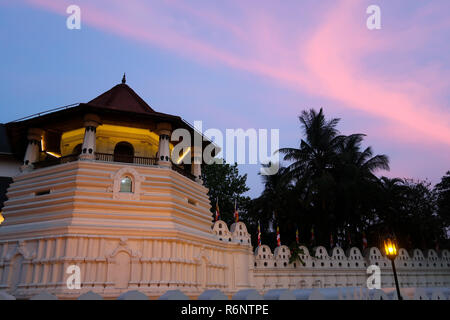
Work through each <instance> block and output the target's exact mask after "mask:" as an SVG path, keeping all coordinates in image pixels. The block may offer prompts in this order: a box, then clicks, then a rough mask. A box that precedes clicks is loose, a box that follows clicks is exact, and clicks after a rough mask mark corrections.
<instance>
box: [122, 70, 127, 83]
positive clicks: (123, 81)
mask: <svg viewBox="0 0 450 320" xmlns="http://www.w3.org/2000/svg"><path fill="white" fill-rule="evenodd" d="M125 82H127V79H126V78H125V72H124V73H123V77H122V84H125Z"/></svg>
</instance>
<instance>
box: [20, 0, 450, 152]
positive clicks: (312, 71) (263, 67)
mask: <svg viewBox="0 0 450 320" xmlns="http://www.w3.org/2000/svg"><path fill="white" fill-rule="evenodd" d="M28 2H29V3H30V4H32V5H34V6H37V7H39V8H44V9H46V10H50V11H52V12H55V13H57V14H60V15H66V13H65V8H66V7H67V6H68V5H69V4H71V3H70V2H69V1H58V2H55V1H52V0H29V1H28ZM332 4H333V6H331V5H328V7H329V8H328V11H327V12H325V13H320V14H319V13H314V18H315V19H318V21H319V22H317V21H310V20H307V19H306V20H301V21H295V18H296V17H297V15H296V14H293V15H292V16H291V17H287V18H285V17H284V16H279V12H277V11H276V10H273V11H271V10H270V8H267V7H264V5H261V8H260V7H259V6H257V5H256V3H247V2H245V3H244V2H239V4H231V5H232V6H233V5H234V7H233V9H234V10H235V11H234V12H233V14H232V15H228V16H226V15H222V14H221V12H220V11H217V10H215V9H214V8H203V9H193V8H192V7H189V6H186V5H185V4H183V3H181V2H179V1H176V0H171V1H165V2H162V3H161V2H152V3H151V4H148V3H146V2H142V1H136V0H129V1H126V2H124V1H120V2H119V1H103V2H102V1H98V2H95V4H94V3H93V2H91V1H88V2H84V1H80V4H79V5H80V7H81V8H82V19H83V23H86V24H88V25H90V26H93V27H95V28H98V29H101V30H104V31H106V32H110V33H113V34H117V35H119V36H122V37H125V38H128V39H133V40H135V41H138V42H140V43H144V44H147V45H150V46H152V47H158V48H163V49H166V50H170V51H172V52H175V53H177V54H180V55H183V56H185V57H188V58H190V59H194V60H195V61H198V62H201V63H206V64H211V65H216V64H217V63H220V64H224V65H227V66H230V67H232V68H235V69H238V70H243V71H246V72H252V73H254V74H257V75H260V76H264V77H267V78H269V79H271V80H273V81H275V82H277V83H279V84H281V85H284V86H288V87H290V88H292V89H295V90H298V91H300V92H306V93H308V94H310V95H313V96H318V97H323V98H326V99H328V100H331V101H337V102H339V103H340V104H341V105H342V104H343V105H345V106H346V107H347V108H350V109H354V110H360V111H363V112H365V113H368V114H370V115H372V116H375V117H378V118H381V119H383V120H385V121H386V120H387V121H389V122H391V123H392V124H395V125H396V126H398V127H399V130H398V132H399V134H395V132H394V131H391V132H394V135H393V136H392V137H391V139H392V138H395V139H397V140H400V141H402V140H409V139H410V138H409V136H408V135H407V134H406V135H405V134H404V133H405V132H412V133H413V135H420V136H422V137H424V139H423V140H426V141H422V143H434V142H435V141H439V142H441V143H445V144H446V145H450V126H449V123H450V115H449V111H448V109H449V108H448V102H443V101H444V100H443V99H442V95H443V94H445V92H446V90H448V86H449V84H450V77H449V75H448V74H447V73H445V70H443V69H442V68H441V66H440V65H439V64H435V65H430V64H428V65H417V64H416V63H415V61H414V59H412V58H409V55H408V53H409V52H411V53H412V54H414V50H417V49H418V48H420V46H423V45H424V44H426V42H427V36H428V35H430V34H432V33H433V32H435V31H436V30H437V29H438V28H443V27H447V28H448V22H445V21H441V20H437V21H435V22H434V23H432V24H430V26H429V27H428V28H421V27H420V26H417V25H416V24H414V20H415V21H416V22H417V21H421V19H423V18H424V16H426V15H429V14H432V13H433V12H435V11H436V10H437V9H436V7H434V6H429V7H426V8H428V11H427V12H425V13H421V14H417V15H416V16H413V17H412V19H413V21H410V22H409V25H408V27H406V28H402V29H399V30H397V31H396V30H393V29H389V31H387V30H383V29H382V30H380V31H368V30H367V29H366V28H365V24H364V22H365V19H363V18H364V17H365V16H364V15H365V7H364V5H363V4H362V3H361V2H356V1H340V2H339V3H338V4H334V2H332ZM301 9H302V8H301V7H300V8H296V10H298V11H299V13H300V12H302V10H301ZM231 11H232V10H231ZM277 14H278V15H277ZM356 17H358V18H356ZM293 25H298V30H292V26H293ZM386 28H388V27H386ZM377 32H378V33H377ZM402 42H405V44H403V43H402ZM391 52H402V54H405V59H401V58H399V57H396V59H393V60H392V61H388V63H387V64H388V65H389V63H392V64H393V63H394V61H398V63H400V66H399V69H400V70H401V69H402V68H404V66H402V65H401V63H405V64H406V65H407V66H408V67H411V69H412V70H409V71H408V72H404V73H402V74H399V73H396V72H391V71H390V70H389V68H382V69H380V68H379V67H375V68H373V70H372V68H371V67H370V64H369V65H368V64H367V59H369V61H370V58H373V57H374V56H375V58H376V57H377V55H379V54H389V53H391ZM396 71H397V70H396ZM446 103H447V104H446ZM284 112H286V111H285V110H284ZM296 112H298V110H296ZM382 123H383V122H382ZM380 130H383V128H382V127H381V128H380ZM400 133H401V134H400Z"/></svg>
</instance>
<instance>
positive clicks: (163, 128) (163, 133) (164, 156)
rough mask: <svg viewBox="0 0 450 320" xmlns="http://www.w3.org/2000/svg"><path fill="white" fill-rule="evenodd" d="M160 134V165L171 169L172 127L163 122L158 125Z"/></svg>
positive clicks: (157, 128)
mask: <svg viewBox="0 0 450 320" xmlns="http://www.w3.org/2000/svg"><path fill="white" fill-rule="evenodd" d="M156 130H157V132H158V134H159V145H158V165H160V166H166V167H170V165H171V163H170V134H171V130H172V125H171V124H170V123H167V122H161V123H158V124H157V125H156Z"/></svg>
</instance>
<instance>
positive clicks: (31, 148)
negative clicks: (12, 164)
mask: <svg viewBox="0 0 450 320" xmlns="http://www.w3.org/2000/svg"><path fill="white" fill-rule="evenodd" d="M42 133H43V130H41V129H37V128H30V129H28V137H27V138H28V146H27V150H26V151H25V157H24V159H23V166H22V168H21V169H22V171H27V170H32V169H33V163H34V162H37V161H39V151H40V150H39V146H40V142H41V139H42Z"/></svg>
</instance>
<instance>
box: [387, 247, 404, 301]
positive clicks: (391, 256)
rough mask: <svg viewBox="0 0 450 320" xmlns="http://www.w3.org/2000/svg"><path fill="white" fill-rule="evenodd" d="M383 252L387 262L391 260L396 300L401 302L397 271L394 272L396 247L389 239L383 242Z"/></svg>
mask: <svg viewBox="0 0 450 320" xmlns="http://www.w3.org/2000/svg"><path fill="white" fill-rule="evenodd" d="M384 250H385V252H386V256H387V257H388V259H389V260H391V263H392V271H394V280H395V287H396V289H397V297H398V300H403V298H402V296H401V295H400V288H399V286H398V279H397V271H396V270H395V262H394V260H395V258H396V257H397V255H398V252H397V246H396V245H395V242H393V241H392V240H391V239H387V240H386V241H384Z"/></svg>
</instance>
